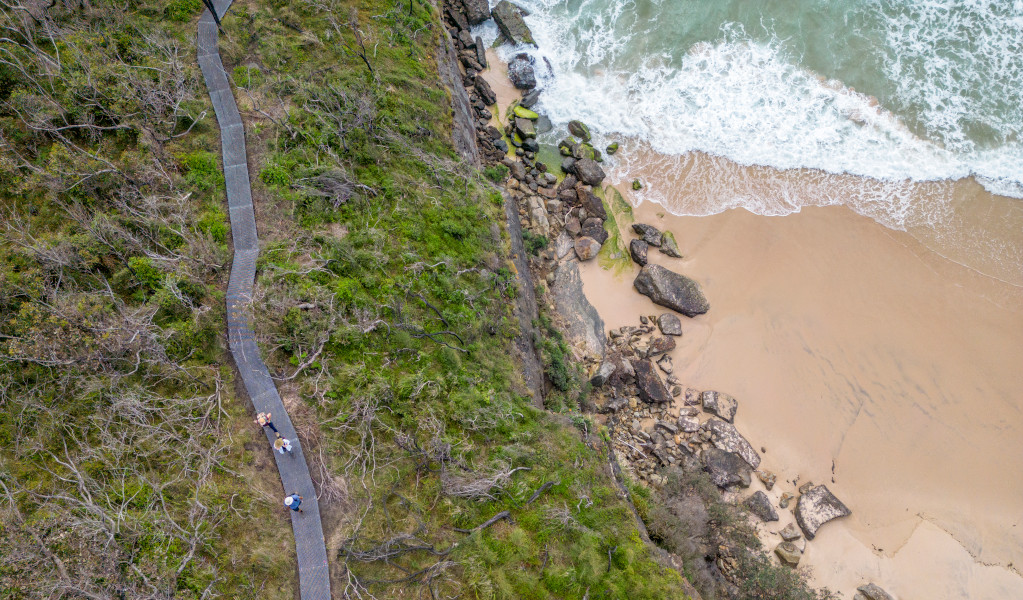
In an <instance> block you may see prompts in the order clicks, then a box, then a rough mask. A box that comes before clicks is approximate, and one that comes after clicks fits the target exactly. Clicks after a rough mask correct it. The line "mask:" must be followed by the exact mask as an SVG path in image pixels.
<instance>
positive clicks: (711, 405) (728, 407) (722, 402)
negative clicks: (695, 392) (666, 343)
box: [669, 338, 739, 423]
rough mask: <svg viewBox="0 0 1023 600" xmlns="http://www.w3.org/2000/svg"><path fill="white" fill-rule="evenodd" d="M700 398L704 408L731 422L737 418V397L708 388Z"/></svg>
mask: <svg viewBox="0 0 1023 600" xmlns="http://www.w3.org/2000/svg"><path fill="white" fill-rule="evenodd" d="M669 339H670V338H669ZM700 399H701V400H702V401H703V410H705V411H707V412H709V413H713V414H715V415H717V416H719V417H721V418H722V419H724V420H726V421H728V422H729V423H731V422H733V421H734V420H735V411H736V410H737V409H738V408H739V403H738V402H737V401H736V400H735V398H733V397H731V396H729V395H728V394H722V393H721V392H715V391H713V390H708V391H706V392H703V394H701V395H700Z"/></svg>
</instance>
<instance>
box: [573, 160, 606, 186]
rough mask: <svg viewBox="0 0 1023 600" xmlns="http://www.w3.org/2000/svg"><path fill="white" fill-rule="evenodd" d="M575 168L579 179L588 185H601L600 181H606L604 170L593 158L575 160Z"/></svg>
mask: <svg viewBox="0 0 1023 600" xmlns="http://www.w3.org/2000/svg"><path fill="white" fill-rule="evenodd" d="M573 168H574V172H575V174H576V175H577V176H578V177H579V181H581V182H583V183H585V184H586V185H600V182H601V181H604V176H605V175H604V170H603V169H601V168H600V165H598V164H597V161H595V160H593V159H590V158H580V159H579V160H577V161H575V164H574V166H573Z"/></svg>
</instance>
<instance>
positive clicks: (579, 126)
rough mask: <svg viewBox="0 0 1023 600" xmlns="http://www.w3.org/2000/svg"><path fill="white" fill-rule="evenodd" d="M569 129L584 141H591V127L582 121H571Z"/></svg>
mask: <svg viewBox="0 0 1023 600" xmlns="http://www.w3.org/2000/svg"><path fill="white" fill-rule="evenodd" d="M568 131H569V133H571V134H572V135H574V136H575V137H577V138H579V139H581V140H582V141H584V142H588V141H590V128H589V127H587V126H586V124H585V123H583V122H582V121H575V120H573V121H569V122H568Z"/></svg>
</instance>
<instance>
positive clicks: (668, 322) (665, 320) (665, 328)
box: [630, 240, 682, 335]
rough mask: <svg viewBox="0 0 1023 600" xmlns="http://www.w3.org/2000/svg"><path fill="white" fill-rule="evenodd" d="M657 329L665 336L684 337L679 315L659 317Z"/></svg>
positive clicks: (641, 241) (638, 241)
mask: <svg viewBox="0 0 1023 600" xmlns="http://www.w3.org/2000/svg"><path fill="white" fill-rule="evenodd" d="M632 243H633V244H635V243H640V244H643V245H646V242H644V241H643V240H632ZM630 248H631V244H630ZM636 262H639V261H636ZM641 264H644V265H645V264H646V261H643V263H641ZM657 327H658V328H660V330H661V333H663V334H664V335H682V321H681V320H680V319H679V318H678V315H675V314H672V313H664V314H663V315H661V316H659V317H657Z"/></svg>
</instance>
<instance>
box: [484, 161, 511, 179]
mask: <svg viewBox="0 0 1023 600" xmlns="http://www.w3.org/2000/svg"><path fill="white" fill-rule="evenodd" d="M483 175H484V176H486V178H487V179H489V180H490V181H493V182H494V183H500V182H502V181H504V180H505V179H508V167H506V166H504V165H502V164H496V165H492V166H489V167H487V168H485V169H483Z"/></svg>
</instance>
